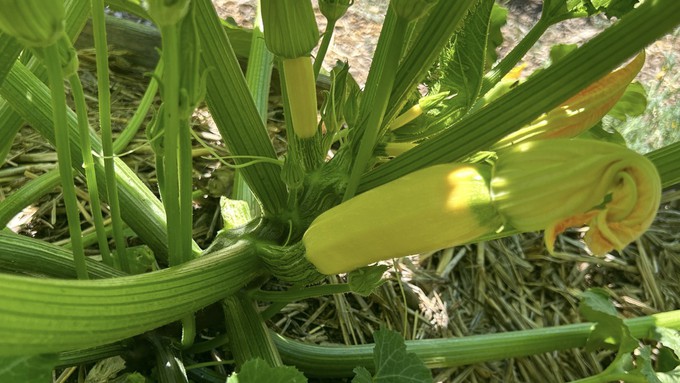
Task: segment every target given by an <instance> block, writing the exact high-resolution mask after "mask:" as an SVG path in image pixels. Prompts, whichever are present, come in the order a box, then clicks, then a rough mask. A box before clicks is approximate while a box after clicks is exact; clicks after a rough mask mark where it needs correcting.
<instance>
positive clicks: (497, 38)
mask: <svg viewBox="0 0 680 383" xmlns="http://www.w3.org/2000/svg"><path fill="white" fill-rule="evenodd" d="M507 21H508V9H507V8H505V7H503V6H501V5H499V4H494V5H493V8H492V9H491V16H490V18H489V30H488V41H489V43H488V44H487V47H486V64H485V68H484V69H485V70H489V69H491V65H493V63H494V62H496V60H497V59H498V54H497V53H496V48H498V47H499V46H500V45H501V44H503V32H502V31H501V28H502V27H503V26H504V25H505V24H506V23H507Z"/></svg>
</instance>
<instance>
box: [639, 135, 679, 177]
mask: <svg viewBox="0 0 680 383" xmlns="http://www.w3.org/2000/svg"><path fill="white" fill-rule="evenodd" d="M646 156H647V157H648V158H649V159H650V160H652V162H654V165H655V166H656V168H657V169H658V170H659V175H661V181H662V182H661V185H662V186H663V187H664V188H667V187H670V186H673V185H676V184H678V183H680V163H678V158H680V142H675V143H673V144H670V145H668V146H665V147H663V148H661V149H657V150H655V151H653V152H650V153H647V154H646Z"/></svg>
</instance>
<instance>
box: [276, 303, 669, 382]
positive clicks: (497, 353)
mask: <svg viewBox="0 0 680 383" xmlns="http://www.w3.org/2000/svg"><path fill="white" fill-rule="evenodd" d="M624 323H625V324H626V326H628V328H629V329H630V330H631V335H633V336H634V337H636V338H643V339H644V338H648V337H649V336H650V334H651V333H652V331H653V330H654V328H656V327H666V328H671V329H676V330H680V311H670V312H665V313H659V314H653V315H650V316H645V317H639V318H630V319H624ZM594 326H595V324H594V323H577V324H570V325H563V326H556V327H545V328H539V329H531V330H522V331H511V332H505V333H497V334H484V335H470V336H465V337H460V338H448V339H420V340H407V341H405V343H406V349H407V351H408V352H413V353H415V354H416V355H418V357H419V358H420V360H422V361H423V362H424V363H425V364H426V365H427V367H429V368H450V367H457V366H463V365H468V364H475V363H482V362H488V361H493V360H501V359H507V358H515V357H522V356H529V355H536V354H540V353H544V352H553V351H561V350H568V349H571V348H577V347H584V346H585V345H586V342H587V340H588V336H589V335H590V333H591V332H592V331H593V328H594ZM274 341H275V342H276V346H277V347H278V349H279V352H280V353H281V357H282V358H283V361H284V362H285V363H286V364H290V365H294V366H296V367H297V368H299V369H300V370H302V371H304V372H305V373H306V374H308V375H309V376H314V377H340V376H351V375H352V373H353V372H352V370H353V369H354V368H356V367H357V366H364V367H366V368H369V369H371V368H373V348H374V345H372V344H366V345H358V346H340V345H337V346H334V347H328V346H317V345H311V344H306V343H302V342H298V341H294V340H290V339H287V338H284V337H283V336H280V335H275V336H274Z"/></svg>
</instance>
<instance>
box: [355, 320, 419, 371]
mask: <svg viewBox="0 0 680 383" xmlns="http://www.w3.org/2000/svg"><path fill="white" fill-rule="evenodd" d="M373 338H374V340H375V348H374V349H373V361H374V363H375V375H374V376H373V379H372V380H365V379H366V373H365V372H364V371H361V372H360V375H358V376H359V380H357V381H356V382H359V383H362V382H375V383H430V382H432V373H431V372H430V370H429V369H428V368H427V367H426V366H425V364H424V363H423V362H422V361H421V360H420V359H419V358H418V356H416V354H414V353H409V352H407V351H406V345H405V344H404V340H403V339H402V337H401V336H400V335H399V334H398V333H396V332H394V331H391V330H387V329H380V330H378V331H376V332H375V333H373ZM355 372H356V370H355ZM353 382H355V381H354V380H353Z"/></svg>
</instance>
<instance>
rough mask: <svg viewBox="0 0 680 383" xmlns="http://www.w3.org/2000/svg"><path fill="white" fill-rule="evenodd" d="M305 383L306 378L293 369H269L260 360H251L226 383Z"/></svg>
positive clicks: (288, 367) (265, 363)
mask: <svg viewBox="0 0 680 383" xmlns="http://www.w3.org/2000/svg"><path fill="white" fill-rule="evenodd" d="M261 382H267V383H306V382H307V378H305V376H304V375H303V374H302V373H301V372H300V371H298V370H296V369H295V367H290V366H282V367H271V366H270V365H269V364H268V363H267V362H265V361H264V360H262V359H251V360H249V361H247V362H245V363H243V366H241V371H239V372H238V373H236V374H233V375H232V376H230V377H229V378H228V379H227V383H261Z"/></svg>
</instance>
